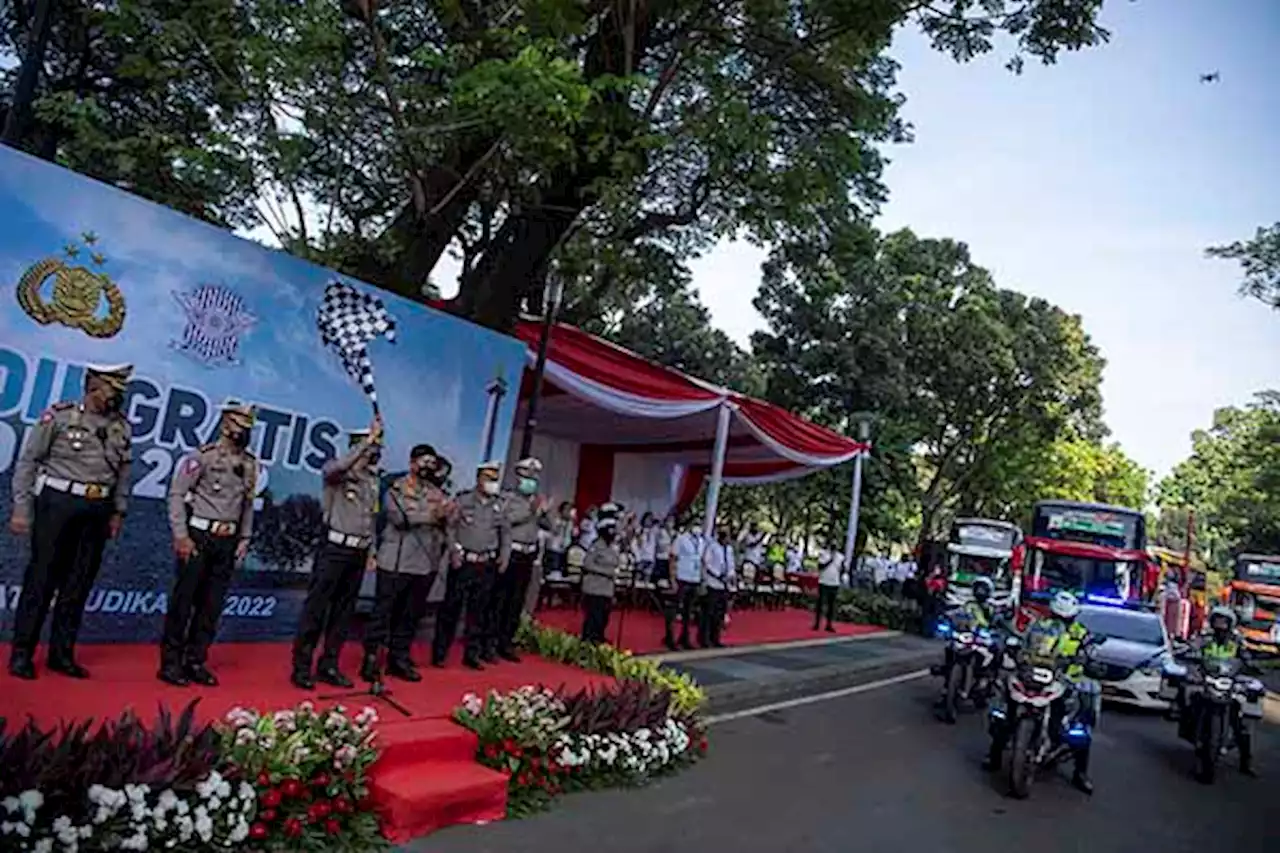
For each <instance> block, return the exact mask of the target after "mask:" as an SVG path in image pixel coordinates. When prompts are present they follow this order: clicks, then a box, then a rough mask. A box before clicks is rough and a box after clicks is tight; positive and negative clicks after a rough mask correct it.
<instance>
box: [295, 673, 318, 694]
mask: <svg viewBox="0 0 1280 853" xmlns="http://www.w3.org/2000/svg"><path fill="white" fill-rule="evenodd" d="M289 683H290V684H292V685H293V686H294V687H296V688H298V689H299V690H315V689H316V680H315V679H314V678H312V677H311V673H310V672H308V671H307V670H305V669H295V670H294V671H293V674H292V675H290V676H289Z"/></svg>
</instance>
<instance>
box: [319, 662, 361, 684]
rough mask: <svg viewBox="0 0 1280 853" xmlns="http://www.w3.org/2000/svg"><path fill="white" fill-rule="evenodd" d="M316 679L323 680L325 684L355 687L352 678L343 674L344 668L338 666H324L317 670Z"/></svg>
mask: <svg viewBox="0 0 1280 853" xmlns="http://www.w3.org/2000/svg"><path fill="white" fill-rule="evenodd" d="M316 681H323V682H324V683H325V684H332V685H333V686H334V687H342V688H347V687H354V686H355V685H354V684H353V683H352V682H351V679H350V678H347V677H346V676H345V675H343V674H342V670H340V669H338V668H337V667H336V666H322V667H320V668H319V669H317V670H316Z"/></svg>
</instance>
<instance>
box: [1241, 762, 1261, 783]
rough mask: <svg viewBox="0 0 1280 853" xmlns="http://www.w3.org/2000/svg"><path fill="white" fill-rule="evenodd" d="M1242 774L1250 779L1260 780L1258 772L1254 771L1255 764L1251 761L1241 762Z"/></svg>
mask: <svg viewBox="0 0 1280 853" xmlns="http://www.w3.org/2000/svg"><path fill="white" fill-rule="evenodd" d="M1240 774H1241V775H1243V776H1248V777H1249V778H1250V779H1257V778H1258V771H1257V770H1254V769H1253V762H1251V761H1241V762H1240Z"/></svg>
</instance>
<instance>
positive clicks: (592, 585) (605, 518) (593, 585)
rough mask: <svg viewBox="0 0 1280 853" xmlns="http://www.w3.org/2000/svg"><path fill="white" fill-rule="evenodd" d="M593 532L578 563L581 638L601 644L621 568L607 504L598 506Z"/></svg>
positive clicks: (615, 522)
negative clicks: (594, 530)
mask: <svg viewBox="0 0 1280 853" xmlns="http://www.w3.org/2000/svg"><path fill="white" fill-rule="evenodd" d="M596 533H597V538H596V541H594V542H592V543H591V547H590V548H588V549H587V556H586V558H585V559H584V560H583V562H582V639H584V640H586V641H587V642H589V643H603V642H605V632H606V629H607V628H608V627H609V614H610V612H611V611H612V610H613V596H614V587H615V585H616V583H617V578H618V569H619V568H620V567H621V566H622V554H621V552H620V551H619V550H618V518H617V514H616V511H614V510H613V509H612V507H611V505H606V506H605V507H601V509H600V515H599V518H598V519H597V521H596Z"/></svg>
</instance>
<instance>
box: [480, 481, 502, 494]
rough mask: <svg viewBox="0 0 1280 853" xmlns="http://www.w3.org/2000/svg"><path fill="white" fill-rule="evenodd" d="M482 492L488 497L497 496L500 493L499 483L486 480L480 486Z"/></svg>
mask: <svg viewBox="0 0 1280 853" xmlns="http://www.w3.org/2000/svg"><path fill="white" fill-rule="evenodd" d="M480 491H482V492H484V493H485V494H486V495H490V496H493V495H496V494H497V493H498V481H497V480H485V481H484V482H483V483H481V484H480Z"/></svg>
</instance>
